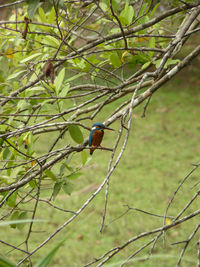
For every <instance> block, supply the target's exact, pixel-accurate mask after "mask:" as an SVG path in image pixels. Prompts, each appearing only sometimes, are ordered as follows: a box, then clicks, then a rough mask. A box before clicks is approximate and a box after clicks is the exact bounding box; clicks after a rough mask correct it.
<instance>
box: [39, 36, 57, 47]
mask: <svg viewBox="0 0 200 267" xmlns="http://www.w3.org/2000/svg"><path fill="white" fill-rule="evenodd" d="M43 43H44V44H47V45H51V46H53V47H58V46H59V44H60V43H59V41H58V39H56V38H55V37H53V36H44V40H43Z"/></svg>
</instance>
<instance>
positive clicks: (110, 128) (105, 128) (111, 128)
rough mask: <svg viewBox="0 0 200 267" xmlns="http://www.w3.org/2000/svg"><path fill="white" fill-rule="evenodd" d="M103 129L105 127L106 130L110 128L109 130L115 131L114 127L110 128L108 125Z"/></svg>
mask: <svg viewBox="0 0 200 267" xmlns="http://www.w3.org/2000/svg"><path fill="white" fill-rule="evenodd" d="M104 129H106V130H110V131H115V130H114V129H112V128H110V127H107V126H105V127H104Z"/></svg>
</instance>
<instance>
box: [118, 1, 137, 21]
mask: <svg viewBox="0 0 200 267" xmlns="http://www.w3.org/2000/svg"><path fill="white" fill-rule="evenodd" d="M133 17H134V9H133V7H132V6H129V5H128V2H126V5H125V8H124V9H123V10H122V12H121V13H120V16H119V19H120V21H121V23H122V24H123V25H129V24H131V22H132V20H133Z"/></svg>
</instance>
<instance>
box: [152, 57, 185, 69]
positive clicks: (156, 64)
mask: <svg viewBox="0 0 200 267" xmlns="http://www.w3.org/2000/svg"><path fill="white" fill-rule="evenodd" d="M160 62H161V59H158V60H155V61H154V62H153V64H154V65H155V66H156V68H158V67H159V65H160ZM179 62H180V59H171V58H169V59H168V60H167V62H166V63H165V65H164V69H167V67H168V66H169V65H174V64H176V63H179Z"/></svg>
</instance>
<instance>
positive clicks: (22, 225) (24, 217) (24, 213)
mask: <svg viewBox="0 0 200 267" xmlns="http://www.w3.org/2000/svg"><path fill="white" fill-rule="evenodd" d="M26 218H27V212H26V211H23V212H22V213H21V214H20V215H19V220H22V221H23V220H25V219H26ZM24 226H25V223H18V224H17V228H18V229H19V230H21V229H23V228H24Z"/></svg>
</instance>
